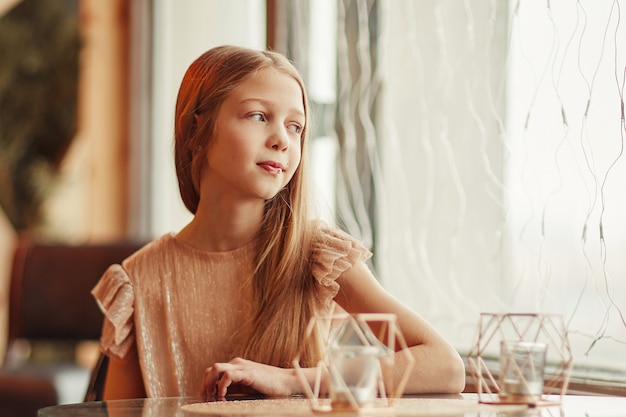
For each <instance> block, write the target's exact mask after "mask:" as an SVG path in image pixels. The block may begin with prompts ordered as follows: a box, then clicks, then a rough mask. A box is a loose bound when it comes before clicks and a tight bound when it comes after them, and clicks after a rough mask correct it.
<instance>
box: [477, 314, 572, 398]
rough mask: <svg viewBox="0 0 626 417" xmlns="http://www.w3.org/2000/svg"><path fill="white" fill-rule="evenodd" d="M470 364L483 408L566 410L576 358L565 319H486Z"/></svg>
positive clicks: (531, 316)
mask: <svg viewBox="0 0 626 417" xmlns="http://www.w3.org/2000/svg"><path fill="white" fill-rule="evenodd" d="M511 346H515V348H511ZM539 348H542V349H545V350H543V351H538V350H534V349H539ZM514 349H515V350H514ZM542 352H543V353H542ZM520 354H521V355H520ZM516 355H517V356H518V358H517V359H515V356H516ZM533 355H534V356H533ZM520 356H521V359H519V358H520ZM533 357H534V358H535V359H533ZM537 358H539V360H540V361H542V362H541V363H539V364H537V363H536V362H533V360H537ZM543 359H545V369H544V363H543ZM467 362H468V367H469V373H470V374H471V375H472V377H473V378H474V383H475V384H476V388H477V393H478V401H479V402H481V403H487V404H512V403H515V404H521V403H523V404H528V405H529V406H542V405H557V404H560V402H561V397H562V396H563V395H565V393H566V391H567V387H568V385H569V378H570V373H571V369H572V365H573V357H572V351H571V348H570V344H569V341H568V336H567V328H566V326H565V323H564V321H563V317H562V315H560V314H534V313H529V314H523V313H509V314H491V313H481V315H480V321H479V324H478V332H477V336H476V341H475V343H474V345H473V347H472V349H471V350H470V352H469V354H468V361H467ZM538 368H541V369H538ZM535 372H537V373H535ZM536 377H539V378H540V380H539V381H536V380H534V378H536ZM510 378H513V383H512V382H511V379H510ZM512 387H515V388H512Z"/></svg>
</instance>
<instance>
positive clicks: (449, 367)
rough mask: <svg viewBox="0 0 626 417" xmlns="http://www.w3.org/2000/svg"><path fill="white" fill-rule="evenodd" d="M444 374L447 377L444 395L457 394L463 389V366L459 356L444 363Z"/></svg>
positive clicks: (454, 356) (456, 355)
mask: <svg viewBox="0 0 626 417" xmlns="http://www.w3.org/2000/svg"><path fill="white" fill-rule="evenodd" d="M445 367H446V369H445V370H444V374H445V375H448V377H447V378H446V381H445V382H444V387H443V389H444V393H445V394H459V393H461V392H463V390H464V389H465V364H464V362H463V359H462V358H461V356H460V355H458V354H455V355H453V357H452V358H450V360H448V361H446V365H445Z"/></svg>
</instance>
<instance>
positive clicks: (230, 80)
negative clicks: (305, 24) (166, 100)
mask: <svg viewBox="0 0 626 417" xmlns="http://www.w3.org/2000/svg"><path fill="white" fill-rule="evenodd" d="M308 111H309V109H308V106H307V97H306V91H305V88H304V85H303V81H302V79H301V77H300V75H299V74H298V73H297V71H296V69H295V68H294V67H293V66H292V65H291V63H290V62H289V61H288V60H287V59H286V58H284V57H283V56H281V55H279V54H276V53H272V52H262V51H255V50H249V49H245V48H240V47H233V46H221V47H217V48H214V49H211V50H209V51H208V52H206V53H204V54H203V55H202V56H200V57H199V58H198V59H197V60H196V61H195V62H193V63H192V64H191V66H190V67H189V69H188V70H187V72H186V74H185V76H184V78H183V81H182V84H181V87H180V91H179V94H178V99H177V103H176V120H175V161H176V171H177V175H178V183H179V188H180V193H181V196H182V199H183V201H184V203H185V205H186V207H187V208H188V209H189V210H190V211H191V212H192V213H193V214H194V217H193V219H192V221H191V222H190V223H189V224H188V225H187V226H186V227H184V228H183V229H182V230H181V231H180V232H179V233H176V234H174V233H170V234H167V235H165V236H163V237H161V238H159V239H157V240H155V241H153V242H151V243H150V244H148V245H146V246H145V247H144V248H142V249H141V250H139V251H138V252H136V253H135V254H134V255H132V256H131V257H129V258H128V259H126V260H125V261H124V262H123V263H122V265H112V266H111V267H110V268H109V269H108V270H107V272H106V273H105V274H104V275H103V277H102V279H101V281H100V282H99V283H98V285H97V286H96V287H95V288H94V290H93V294H94V296H95V297H96V299H97V301H98V304H99V305H100V307H101V309H102V310H103V312H104V314H105V321H104V326H103V332H102V340H101V345H102V346H101V348H102V350H103V352H105V353H106V354H107V355H108V356H109V357H110V358H111V360H110V364H109V370H108V374H107V382H106V385H105V391H104V396H105V398H106V399H113V398H131V397H143V396H146V395H147V396H149V397H173V396H190V395H197V394H198V393H199V392H201V393H202V394H203V395H205V396H206V395H208V396H214V395H217V396H225V395H226V394H227V393H232V392H234V391H236V390H237V389H241V388H242V387H243V389H245V390H251V391H254V392H258V393H262V394H265V395H291V394H298V393H301V392H302V389H301V385H300V382H299V380H298V378H297V375H296V373H295V372H294V370H293V369H292V368H291V361H292V360H293V359H294V357H295V356H296V354H297V353H298V351H299V343H300V341H301V340H302V336H303V333H304V330H305V327H306V325H307V324H308V322H309V320H310V319H311V317H312V316H313V315H314V314H316V313H328V312H329V311H330V310H331V309H332V308H333V307H334V306H337V305H338V306H339V307H341V308H343V309H344V310H346V311H347V312H349V313H393V314H395V315H396V316H397V320H398V326H399V328H400V331H401V332H402V333H403V335H404V337H405V339H406V342H407V344H408V345H409V346H410V350H411V353H412V355H413V356H414V357H415V360H416V365H415V366H414V368H413V369H414V371H413V374H412V375H411V378H410V381H409V383H408V384H407V386H406V389H405V392H415V393H418V392H441V393H458V392H460V391H461V390H462V389H463V387H464V383H465V370H464V366H463V362H462V360H461V358H460V357H459V355H458V354H457V352H456V351H455V350H454V349H453V348H452V347H451V346H450V345H449V344H448V343H447V342H446V341H445V340H444V338H443V337H442V336H441V335H439V334H438V333H437V331H435V329H433V328H432V327H431V326H430V325H429V324H428V323H427V322H426V321H425V320H424V319H423V318H421V317H420V316H419V315H418V314H416V313H415V312H413V311H412V310H410V309H409V308H408V307H406V306H405V305H403V304H401V303H400V302H399V301H398V300H397V299H395V298H394V297H392V296H391V295H390V294H389V293H388V292H386V291H385V290H384V289H383V288H382V287H381V286H380V285H379V283H378V281H377V280H376V279H375V278H374V276H373V275H372V273H371V272H370V270H369V269H368V267H367V266H366V263H365V261H366V260H367V259H368V258H369V256H370V255H371V254H370V252H369V251H368V250H367V249H365V248H364V247H363V246H362V245H361V244H360V243H358V242H357V241H356V240H355V239H353V238H352V237H350V236H349V235H347V234H345V233H343V232H341V231H339V230H336V229H334V228H331V227H328V226H326V225H324V224H322V223H320V222H316V221H312V220H310V219H309V214H308V212H307V198H308V196H307V178H306V174H307V164H306V158H305V157H304V156H303V151H304V149H305V147H306V143H307V137H308V130H309V129H308V123H309V114H308ZM396 356H397V360H396V362H395V364H396V367H397V368H398V369H399V370H400V369H402V368H403V360H404V361H405V360H406V359H405V358H404V356H402V355H396ZM403 358H404V359H403ZM301 362H302V363H303V364H305V365H307V366H312V365H314V364H315V363H316V350H315V348H314V347H313V346H309V347H307V350H306V351H305V352H304V354H303V355H301ZM313 371H314V368H309V369H305V372H306V375H307V378H310V380H311V381H313V380H314V373H313Z"/></svg>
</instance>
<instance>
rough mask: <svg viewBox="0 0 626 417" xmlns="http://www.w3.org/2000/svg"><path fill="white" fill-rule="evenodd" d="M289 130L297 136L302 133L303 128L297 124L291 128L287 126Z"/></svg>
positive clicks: (291, 125) (293, 124)
mask: <svg viewBox="0 0 626 417" xmlns="http://www.w3.org/2000/svg"><path fill="white" fill-rule="evenodd" d="M287 128H288V129H289V130H291V131H292V132H293V133H295V134H297V135H299V134H301V133H302V126H300V125H299V124H297V123H292V124H290V125H289V126H287Z"/></svg>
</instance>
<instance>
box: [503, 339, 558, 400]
mask: <svg viewBox="0 0 626 417" xmlns="http://www.w3.org/2000/svg"><path fill="white" fill-rule="evenodd" d="M546 351H547V345H546V344H545V343H537V342H524V341H516V342H511V341H504V340H503V341H502V342H500V382H501V383H500V401H501V402H513V403H536V402H537V401H538V399H540V398H541V395H542V393H543V383H544V373H545V365H546Z"/></svg>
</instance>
